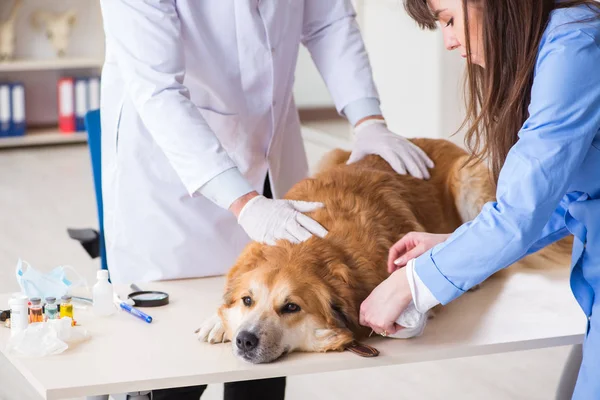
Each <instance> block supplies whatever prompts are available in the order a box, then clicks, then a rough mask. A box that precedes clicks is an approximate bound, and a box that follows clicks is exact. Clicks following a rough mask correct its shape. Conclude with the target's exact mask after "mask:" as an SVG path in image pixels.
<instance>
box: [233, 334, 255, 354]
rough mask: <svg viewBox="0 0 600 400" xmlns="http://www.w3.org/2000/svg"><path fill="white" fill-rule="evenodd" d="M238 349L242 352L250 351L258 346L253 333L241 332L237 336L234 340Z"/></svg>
mask: <svg viewBox="0 0 600 400" xmlns="http://www.w3.org/2000/svg"><path fill="white" fill-rule="evenodd" d="M235 343H236V344H237V347H238V349H240V350H242V351H245V352H246V351H251V350H254V349H255V348H256V346H258V337H256V335H255V334H254V333H250V332H248V331H242V332H240V333H239V335H237V339H236V340H235Z"/></svg>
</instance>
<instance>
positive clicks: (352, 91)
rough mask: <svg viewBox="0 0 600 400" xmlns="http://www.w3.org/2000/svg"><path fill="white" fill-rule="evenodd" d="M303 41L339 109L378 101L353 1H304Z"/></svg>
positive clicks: (339, 110) (340, 110)
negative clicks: (366, 99)
mask: <svg viewBox="0 0 600 400" xmlns="http://www.w3.org/2000/svg"><path fill="white" fill-rule="evenodd" d="M302 43H303V44H304V45H305V46H306V48H307V49H308V51H309V52H310V55H311V57H312V59H313V61H314V62H315V65H316V66H317V69H318V70H319V73H320V74H321V76H322V77H323V80H324V81H325V84H326V85H327V88H328V89H329V92H330V93H331V97H332V98H333V101H334V102H335V105H336V108H337V110H338V112H340V113H341V112H342V110H344V108H346V106H348V105H349V104H351V103H353V102H356V101H358V100H362V99H365V98H370V99H375V100H376V101H377V102H378V101H379V95H378V93H377V89H376V87H375V83H374V82H373V74H372V71H371V64H370V63H369V57H368V56H367V51H366V49H365V45H364V43H363V40H362V37H361V34H360V31H359V29H358V24H357V23H356V13H355V11H354V8H353V7H352V2H351V1H350V0H331V1H323V0H305V1H304V21H303V32H302Z"/></svg>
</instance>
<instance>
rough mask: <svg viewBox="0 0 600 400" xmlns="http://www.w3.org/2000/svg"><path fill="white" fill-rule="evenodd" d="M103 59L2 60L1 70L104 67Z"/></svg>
mask: <svg viewBox="0 0 600 400" xmlns="http://www.w3.org/2000/svg"><path fill="white" fill-rule="evenodd" d="M102 63H103V60H101V59H95V58H85V57H81V58H57V59H42V60H14V61H3V62H0V72H22V71H52V70H70V69H96V68H102Z"/></svg>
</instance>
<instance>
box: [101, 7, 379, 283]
mask: <svg viewBox="0 0 600 400" xmlns="http://www.w3.org/2000/svg"><path fill="white" fill-rule="evenodd" d="M101 5H102V12H103V17H104V25H105V32H106V61H105V64H104V69H103V72H102V102H101V118H102V174H103V176H102V186H103V197H104V218H105V220H104V226H105V237H106V246H107V254H108V266H109V270H110V271H111V276H112V279H113V280H114V281H115V282H126V283H127V282H144V281H152V280H162V279H178V278H188V277H201V276H210V275H218V274H223V273H225V272H226V271H227V270H228V268H229V267H230V266H231V265H232V264H233V263H234V262H235V259H236V258H237V256H238V255H239V253H240V251H241V249H242V248H243V246H244V245H246V244H247V242H248V241H249V239H248V237H247V235H246V233H245V232H244V231H243V230H242V229H241V228H240V227H239V226H238V224H237V221H236V220H235V217H234V216H233V215H232V214H231V213H230V212H229V211H227V210H224V209H222V208H220V207H218V206H217V205H215V204H214V203H212V202H211V201H209V200H208V199H206V198H205V197H203V196H201V195H199V194H198V189H200V188H201V187H202V186H203V185H204V184H206V183H207V182H209V181H210V180H211V179H213V178H214V177H215V176H217V175H219V174H221V173H222V172H224V171H226V170H228V169H231V168H233V167H237V168H239V170H240V172H241V173H242V174H243V175H244V176H245V177H246V179H247V180H248V181H249V183H250V184H251V186H252V187H253V188H254V189H256V190H257V191H259V192H261V191H262V189H263V184H264V180H265V177H266V174H267V171H268V172H269V176H270V179H271V186H272V190H273V194H274V195H275V197H280V196H282V195H284V194H285V192H286V191H287V190H288V189H289V188H290V187H291V186H292V185H293V184H295V183H296V182H297V181H299V180H300V179H302V178H304V177H305V176H306V174H307V161H306V155H305V152H304V148H303V142H302V138H301V135H300V124H299V119H298V114H297V110H296V107H295V105H294V101H293V96H292V88H293V83H294V71H295V67H296V59H297V54H298V47H299V44H300V43H301V42H302V43H304V44H305V45H306V46H307V48H308V49H309V51H310V53H311V55H312V57H313V59H314V61H315V63H316V65H317V67H318V69H319V70H320V72H321V74H322V76H323V77H324V79H325V81H326V83H327V86H328V87H329V89H330V92H331V94H332V97H333V99H334V101H335V104H336V106H337V108H338V110H343V108H344V107H345V106H346V105H348V104H349V103H351V102H353V101H356V100H359V99H362V98H367V97H377V93H376V89H375V87H374V85H373V82H372V78H371V69H370V66H369V62H368V59H367V55H366V52H365V50H364V46H363V42H362V40H361V38H360V34H359V31H358V28H357V26H356V23H355V20H354V10H353V8H352V5H351V3H350V1H349V0H102V1H101Z"/></svg>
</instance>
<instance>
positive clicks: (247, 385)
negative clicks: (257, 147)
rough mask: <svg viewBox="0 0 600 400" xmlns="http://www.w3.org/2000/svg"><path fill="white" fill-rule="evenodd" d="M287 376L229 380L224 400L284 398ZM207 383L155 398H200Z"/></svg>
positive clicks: (268, 189)
mask: <svg viewBox="0 0 600 400" xmlns="http://www.w3.org/2000/svg"><path fill="white" fill-rule="evenodd" d="M263 194H264V196H265V197H267V198H269V199H272V198H273V193H272V192H271V184H270V183H269V175H267V179H266V180H265V186H264V190H263ZM285 383H286V380H285V377H281V378H272V379H258V380H254V381H243V382H228V383H226V384H225V393H224V400H283V399H284V398H285ZM205 390H206V385H202V386H190V387H184V388H173V389H162V390H154V391H152V399H153V400H199V399H200V396H202V393H204V391H205Z"/></svg>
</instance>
